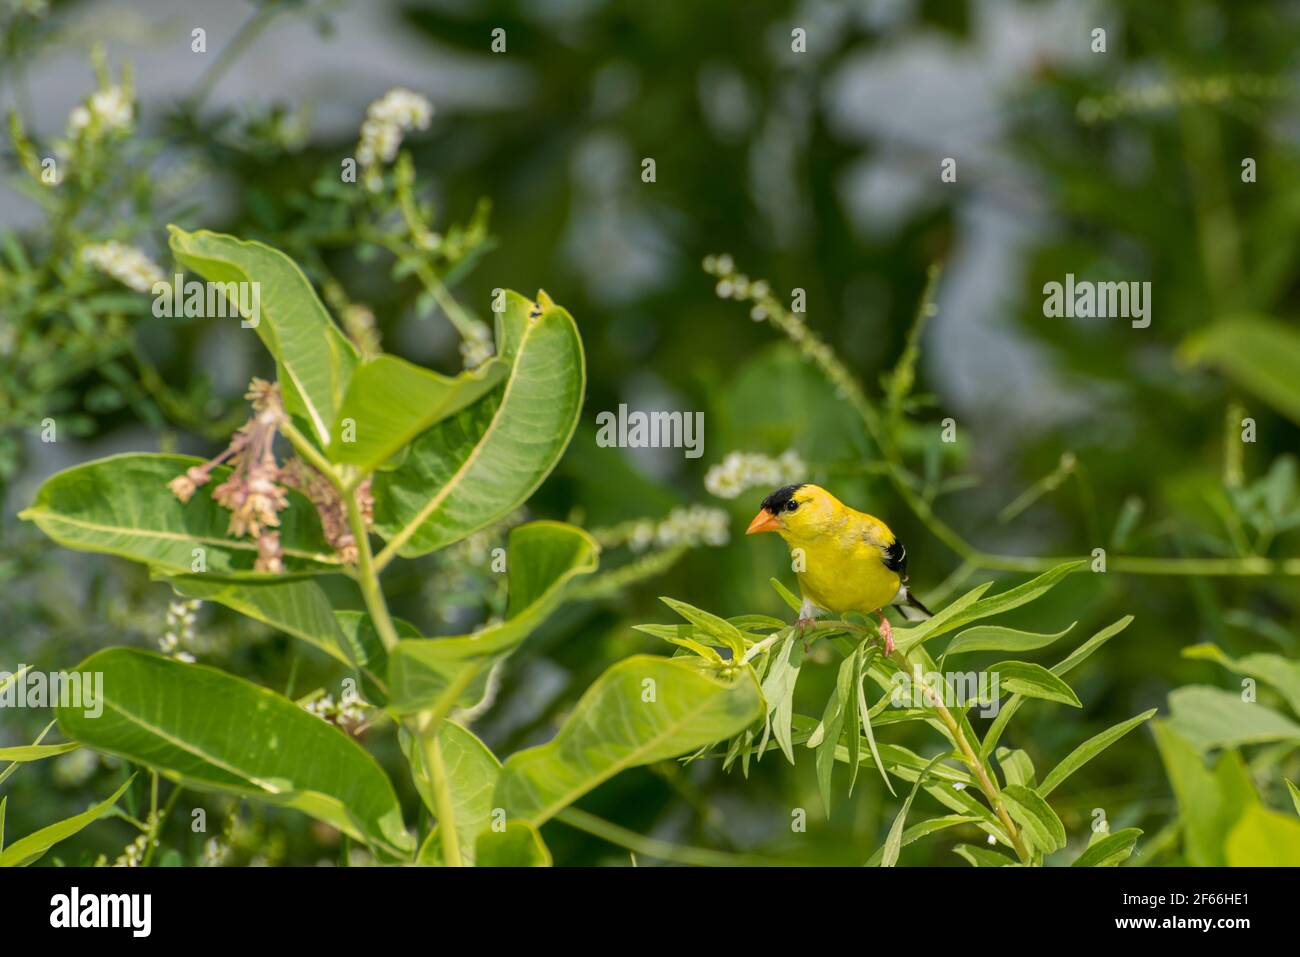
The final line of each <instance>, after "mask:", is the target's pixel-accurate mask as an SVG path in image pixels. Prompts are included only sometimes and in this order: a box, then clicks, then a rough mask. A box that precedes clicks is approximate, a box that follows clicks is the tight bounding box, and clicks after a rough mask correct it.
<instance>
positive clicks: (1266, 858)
mask: <svg viewBox="0 0 1300 957" xmlns="http://www.w3.org/2000/svg"><path fill="white" fill-rule="evenodd" d="M1224 855H1225V856H1226V857H1227V860H1228V866H1229V867H1300V821H1297V820H1296V819H1295V818H1293V817H1290V816H1289V815H1286V814H1282V813H1280V812H1278V811H1270V810H1269V809H1268V808H1265V807H1262V806H1260V805H1258V804H1256V805H1253V806H1251V807H1248V808H1246V810H1245V812H1244V813H1243V814H1242V815H1241V820H1239V821H1238V822H1237V824H1236V826H1235V827H1233V829H1232V831H1231V833H1229V834H1228V841H1227V844H1226V845H1225V847H1224Z"/></svg>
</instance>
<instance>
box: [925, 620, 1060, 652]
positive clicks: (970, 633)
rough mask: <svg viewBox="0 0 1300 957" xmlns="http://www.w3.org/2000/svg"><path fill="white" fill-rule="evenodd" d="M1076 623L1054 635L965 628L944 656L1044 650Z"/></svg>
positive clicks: (1011, 629)
mask: <svg viewBox="0 0 1300 957" xmlns="http://www.w3.org/2000/svg"><path fill="white" fill-rule="evenodd" d="M1076 624H1078V622H1072V623H1071V624H1070V625H1069V627H1067V628H1064V629H1062V630H1061V631H1058V632H1056V633H1055V634H1046V633H1044V634H1039V633H1036V632H1032V631H1016V630H1015V629H1014V628H1003V627H1001V626H1000V625H976V626H975V627H974V628H967V629H966V630H965V631H963V632H962V633H961V634H960V635H958V636H957V637H956V638H954V639H953V640H952V642H951V643H949V645H948V647H947V648H946V649H944V654H945V655H959V654H961V653H962V652H966V651H1033V650H1035V649H1036V648H1045V647H1047V646H1048V645H1050V644H1051V643H1052V642H1054V641H1056V640H1057V639H1058V638H1063V637H1064V636H1065V635H1067V634H1069V632H1070V630H1071V629H1072V628H1073V627H1074V626H1075V625H1076Z"/></svg>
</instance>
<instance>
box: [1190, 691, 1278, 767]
mask: <svg viewBox="0 0 1300 957" xmlns="http://www.w3.org/2000/svg"><path fill="white" fill-rule="evenodd" d="M1169 715H1170V723H1171V724H1172V725H1173V727H1174V728H1175V729H1176V730H1177V731H1178V733H1179V734H1181V735H1182V736H1183V737H1185V738H1187V739H1188V740H1189V741H1191V742H1192V743H1193V744H1195V745H1196V746H1197V747H1198V748H1199V749H1200V750H1202V751H1208V750H1210V749H1212V748H1235V747H1239V746H1240V745H1243V744H1264V743H1266V742H1269V741H1300V724H1296V723H1295V722H1294V721H1292V720H1291V719H1290V718H1287V717H1286V716H1285V715H1282V714H1280V713H1278V712H1277V711H1274V710H1273V709H1272V708H1267V707H1265V706H1264V705H1262V704H1259V703H1257V702H1246V701H1242V700H1241V695H1240V694H1239V693H1238V692H1235V691H1224V690H1223V689H1221V688H1211V687H1209V686H1206V685H1187V686H1186V687H1182V688H1176V689H1175V690H1174V691H1172V692H1170V694H1169Z"/></svg>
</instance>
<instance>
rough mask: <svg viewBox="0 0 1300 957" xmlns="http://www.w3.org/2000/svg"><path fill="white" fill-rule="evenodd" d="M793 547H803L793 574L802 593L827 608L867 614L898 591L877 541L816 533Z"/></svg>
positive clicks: (895, 579)
mask: <svg viewBox="0 0 1300 957" xmlns="http://www.w3.org/2000/svg"><path fill="white" fill-rule="evenodd" d="M796 547H800V548H802V549H803V555H802V564H803V570H802V571H799V572H797V574H798V577H799V587H800V588H801V589H802V590H803V594H804V597H805V598H807V599H809V600H810V601H812V602H813V603H814V604H815V605H818V606H820V607H822V608H825V609H826V610H827V611H829V612H834V613H835V614H843V613H844V612H846V611H856V612H860V613H862V614H869V613H871V612H873V611H876V610H877V609H879V608H883V607H884V606H885V605H888V604H889V603H890V602H891V601H893V599H894V596H895V595H897V594H898V586H899V577H898V573H897V572H894V571H891V570H890V569H889V568H887V567H885V564H884V562H883V561H882V558H883V553H882V552H881V549H880V547H879V546H878V545H875V544H873V543H871V542H869V541H866V540H865V539H863V538H861V537H859V536H836V535H828V536H818V537H816V538H815V539H813V540H812V541H809V542H806V543H804V544H802V545H800V546H796ZM798 559H799V556H798V555H796V568H798Z"/></svg>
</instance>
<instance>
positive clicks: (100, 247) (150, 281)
mask: <svg viewBox="0 0 1300 957" xmlns="http://www.w3.org/2000/svg"><path fill="white" fill-rule="evenodd" d="M81 261H82V262H84V263H85V264H86V265H88V266H90V267H92V268H94V269H98V270H99V271H100V272H102V273H104V274H105V275H107V276H111V277H113V278H114V279H116V280H117V281H118V282H120V283H121V284H122V285H124V286H128V287H130V288H131V289H134V290H135V291H136V292H151V291H152V290H153V286H154V283H158V282H165V281H166V277H164V276H163V272H162V270H161V269H159V268H158V266H157V264H156V263H155V262H154V261H153V260H152V259H150V258H149V257H148V256H146V255H145V254H144V253H142V252H141V251H140V250H138V249H136V248H135V247H134V246H128V245H126V244H125V243H119V242H107V243H88V244H86V245H85V246H82V247H81Z"/></svg>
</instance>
